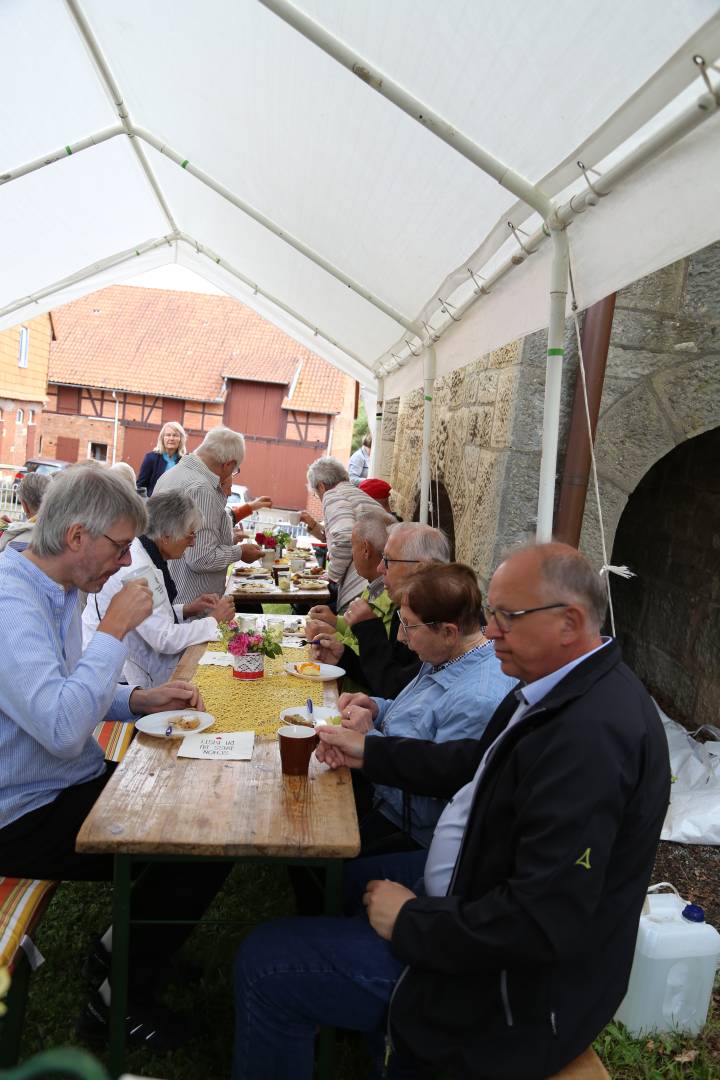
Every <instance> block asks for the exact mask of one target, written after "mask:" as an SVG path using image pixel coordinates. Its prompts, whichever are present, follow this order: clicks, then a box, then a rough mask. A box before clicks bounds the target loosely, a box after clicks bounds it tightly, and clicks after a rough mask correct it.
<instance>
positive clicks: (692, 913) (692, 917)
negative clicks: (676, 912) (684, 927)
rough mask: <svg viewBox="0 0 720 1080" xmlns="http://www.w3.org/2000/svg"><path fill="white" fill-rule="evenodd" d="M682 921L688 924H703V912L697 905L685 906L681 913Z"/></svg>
mask: <svg viewBox="0 0 720 1080" xmlns="http://www.w3.org/2000/svg"><path fill="white" fill-rule="evenodd" d="M682 917H683V919H687V920H688V922H705V912H704V911H703V909H702V908H701V907H700V905H699V904H686V905H685V907H684V908H683V911H682Z"/></svg>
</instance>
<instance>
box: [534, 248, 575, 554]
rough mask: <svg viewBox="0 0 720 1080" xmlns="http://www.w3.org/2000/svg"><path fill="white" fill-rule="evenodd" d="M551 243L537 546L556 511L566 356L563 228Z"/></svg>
mask: <svg viewBox="0 0 720 1080" xmlns="http://www.w3.org/2000/svg"><path fill="white" fill-rule="evenodd" d="M553 243H554V251H553V260H552V267H551V270H550V325H549V327H548V344H547V361H546V366H545V405H544V409H543V430H542V447H541V454H540V481H539V484H538V513H537V528H536V534H535V535H536V537H537V540H538V543H540V544H544V543H547V542H548V541H549V540H551V539H552V526H553V511H554V508H555V474H556V471H557V450H558V434H559V429H560V397H561V392H562V371H563V359H564V356H565V305H566V303H567V288H568V284H567V283H568V239H567V233H566V232H565V230H564V229H562V230H553Z"/></svg>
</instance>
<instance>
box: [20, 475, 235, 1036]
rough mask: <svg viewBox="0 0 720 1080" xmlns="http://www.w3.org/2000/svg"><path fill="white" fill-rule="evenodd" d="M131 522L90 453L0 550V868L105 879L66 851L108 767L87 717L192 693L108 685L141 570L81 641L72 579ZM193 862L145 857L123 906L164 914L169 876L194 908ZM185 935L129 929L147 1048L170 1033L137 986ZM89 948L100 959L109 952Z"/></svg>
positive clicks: (136, 599)
mask: <svg viewBox="0 0 720 1080" xmlns="http://www.w3.org/2000/svg"><path fill="white" fill-rule="evenodd" d="M145 524H146V513H145V507H144V504H143V502H142V500H141V499H140V498H139V497H138V496H137V495H136V494H135V493H134V492H133V491H132V490H131V489H130V488H129V487H128V486H127V485H126V484H125V483H124V481H122V480H120V479H118V478H117V477H116V476H114V475H113V474H112V473H110V471H109V470H104V469H102V468H100V467H99V466H97V465H95V464H94V463H92V464H91V463H87V464H82V465H78V466H75V467H73V468H71V469H68V470H66V471H65V472H64V473H62V475H61V476H59V477H58V478H57V479H55V480H54V481H53V483H52V485H51V487H50V488H49V490H48V492H47V494H46V496H45V498H44V500H43V504H42V507H41V510H40V513H39V515H38V520H37V523H36V525H35V531H34V534H33V540H32V543H31V545H30V547H29V548H27V549H26V550H25V551H23V552H22V553H19V552H16V551H13V550H12V549H9V550H8V551H6V552H5V553H4V554H3V555H2V557H0V611H2V615H3V627H4V634H3V641H2V649H3V656H4V663H3V664H2V667H1V668H0V874H2V875H5V876H8V877H30V878H50V879H53V878H56V879H63V880H79V881H88V880H89V881H100V880H112V870H113V867H112V857H111V856H109V855H79V854H77V853H76V852H75V838H76V836H77V832H78V830H79V828H80V826H81V825H82V823H83V821H84V820H85V818H86V817H87V815H88V813H89V811H90V809H91V808H92V806H93V804H94V802H95V801H96V799H97V797H98V795H99V794H100V792H101V791H102V789H103V787H104V785H105V783H106V782H107V779H108V777H109V769H108V766H107V765H106V763H105V761H104V758H103V752H102V750H101V749H100V747H99V746H98V745H97V743H96V742H95V740H94V739H93V738H92V732H93V729H94V727H95V725H96V724H97V723H98V722H99V721H101V720H103V719H105V718H109V719H112V720H125V721H131V720H133V719H134V717H136V716H139V715H143V714H145V713H150V712H157V711H160V710H163V709H177V708H180V709H181V708H184V707H187V706H191V707H193V706H196V705H198V704H202V703H201V702H200V699H199V696H198V692H197V689H196V688H195V687H193V686H192V685H191V684H189V683H185V682H182V681H175V682H168V683H165V684H164V685H162V686H158V687H155V688H154V689H149V690H143V689H141V688H139V687H132V686H126V685H118V679H119V677H120V673H121V671H122V668H123V664H124V663H125V660H126V658H127V648H126V646H125V644H124V643H123V638H124V637H125V635H126V634H127V633H128V632H129V631H130V630H132V629H134V628H135V627H136V626H138V625H139V624H140V623H141V622H142V621H143V620H144V619H146V618H147V617H148V615H149V614H150V612H151V611H152V595H151V592H150V590H149V588H148V587H147V583H146V582H145V581H143V580H139V581H132V582H129V583H128V584H127V585H125V586H124V588H123V589H122V590H121V591H120V592H119V593H118V594H117V595H116V596H115V597H114V598H113V600H112V602H111V604H110V606H109V607H108V610H107V613H106V614H105V616H104V618H103V619H102V620H101V622H100V624H99V626H98V629H97V632H96V633H95V635H94V637H93V638H92V640H91V642H90V644H89V646H88V648H87V650H86V651H85V653H84V654H83V653H82V645H81V642H82V635H81V625H80V611H79V607H78V590H83V591H84V592H90V593H94V592H97V591H99V590H100V589H101V588H102V586H103V585H104V584H105V582H106V581H107V580H108V578H109V577H110V576H111V575H112V574H114V573H115V572H116V571H117V570H118V569H119V568H120V567H121V566H127V565H128V563H129V562H130V554H129V549H130V544H131V542H132V540H133V539H134V537H135V536H136V535H137V534H138V533H140V532H141V531H142V530H143V529H144V527H145ZM208 869H210V873H209V874H208V872H207V871H208ZM201 871H202V872H201V875H200V874H196V873H191V871H190V868H188V867H187V866H183V865H182V864H169V865H167V866H163V867H162V868H161V867H160V866H156V867H150V868H149V870H148V872H146V873H145V875H144V876H143V879H142V883H141V885H140V888H138V889H135V890H134V892H133V916H134V917H135V918H146V919H147V918H153V917H155V918H157V917H161V916H162V914H163V910H164V908H163V905H165V904H166V901H167V897H168V895H173V901H174V903H173V910H174V912H175V913H177V904H176V902H175V901H176V900H177V893H175V887H176V882H175V878H177V888H178V889H179V890H180V896H181V900H180V903H181V906H183V907H184V917H186V918H196V917H197V916H198V915H199V914H201V913H202V911H203V910H204V908H205V907H206V905H207V903H208V902H209V900H210V899H212V896H213V895H214V894H215V892H216V890H217V888H218V887H219V884H221V882H222V880H223V879H224V877H225V873H226V869H225V867H224V866H223V864H216V865H215V866H212V867H208V866H207V865H206V866H203V867H202V868H201ZM169 873H170V874H171V875H172V877H173V880H172V881H169V880H168V874H169ZM189 879H190V880H189ZM165 931H167V933H166V932H165ZM186 934H187V930H181V932H180V934H178V928H176V927H168V928H165V927H154V926H153V927H137V928H136V929H135V930H134V931H133V939H132V948H131V957H130V964H131V969H132V970H131V983H132V984H133V986H134V987H135V989H136V997H140V998H141V1002H140V1003H139V1004H138V1005H137V1007H135V1012H134V1017H133V1024H134V1025H135V1026H136V1027H137V1025H139V1028H138V1031H139V1032H141V1033H142V1038H143V1041H145V1042H146V1044H148V1036H149V1032H150V1031H151V1030H152V1031H153V1032H154V1034H153V1035H152V1036H151V1037H150V1038H149V1043H151V1044H152V1045H153V1046H155V1047H156V1048H161V1047H162V1045H163V1041H164V1040H165V1042H166V1044H169V1043H170V1042H171V1041H172V1036H171V1035H168V1033H167V1030H165V1031H164V1030H163V1025H162V1023H159V1022H158V1016H157V1010H156V1008H155V1006H154V1005H152V1006H148V1005H147V998H148V986H151V987H152V985H153V983H154V982H155V981H156V977H157V973H158V971H159V969H160V968H161V967H162V966H163V965H164V964H166V963H167V959H168V956H169V954H170V953H171V952H172V951H174V950H175V949H176V948H177V947H178V946H179V944H181V943H182V939H183V938H184V937H185V936H186ZM100 958H101V960H103V959H104V960H105V962H106V964H107V966H108V968H109V953H107V954H106V955H105V956H104V957H103V955H102V952H101V953H100ZM131 992H132V987H131ZM104 996H105V999H106V1000H102V998H98V1000H97V1001H96V1002H95V1003H94V1005H93V1008H94V1012H95V1014H96V1016H95V1021H96V1027H97V1028H98V1029H103V1028H104V1027H105V1028H106V1026H107V1024H106V1009H105V1008H104V1006H106V1005H107V1004H108V1002H109V988H107V987H106V988H105V992H104ZM130 1011H132V1010H130ZM166 1028H167V1025H166ZM101 1033H102V1030H99V1031H98V1034H101ZM137 1037H138V1035H137V1032H136V1038H137Z"/></svg>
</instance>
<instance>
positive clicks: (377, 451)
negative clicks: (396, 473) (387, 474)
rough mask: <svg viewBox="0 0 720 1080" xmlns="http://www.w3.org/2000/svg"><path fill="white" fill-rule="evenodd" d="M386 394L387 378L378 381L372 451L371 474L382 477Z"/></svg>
mask: <svg viewBox="0 0 720 1080" xmlns="http://www.w3.org/2000/svg"><path fill="white" fill-rule="evenodd" d="M384 396H385V380H384V379H378V381H377V396H376V399H375V429H374V431H373V442H372V451H371V453H370V475H371V476H379V477H382V474H383V461H382V456H383V455H382V441H381V440H382V422H383V398H384Z"/></svg>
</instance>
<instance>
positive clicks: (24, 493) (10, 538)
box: [0, 472, 51, 551]
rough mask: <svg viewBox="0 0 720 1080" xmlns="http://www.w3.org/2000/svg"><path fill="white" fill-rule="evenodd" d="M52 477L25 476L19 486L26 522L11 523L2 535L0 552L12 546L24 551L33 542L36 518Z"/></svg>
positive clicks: (34, 474)
mask: <svg viewBox="0 0 720 1080" xmlns="http://www.w3.org/2000/svg"><path fill="white" fill-rule="evenodd" d="M50 480H51V477H49V476H47V475H45V474H44V473H39V472H29V473H26V474H25V476H23V478H22V480H21V481H20V484H19V486H18V498H19V499H20V505H21V506H22V508H23V513H24V514H25V520H24V521H11V522H10V524H9V525H8V526H7V528H6V529H4V530H3V532H2V534H1V535H0V551H4V550H5V548H6V547H7V546H8V545H10V546H11V547H13V548H15V550H16V551H24V549H25V548H26V547H27V546H28V544H29V543H30V541H31V540H32V534H33V529H34V527H35V518H36V517H37V513H38V510H39V509H40V503H41V502H42V500H43V495H44V494H45V492H46V490H47V487H48V484H49V483H50Z"/></svg>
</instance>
